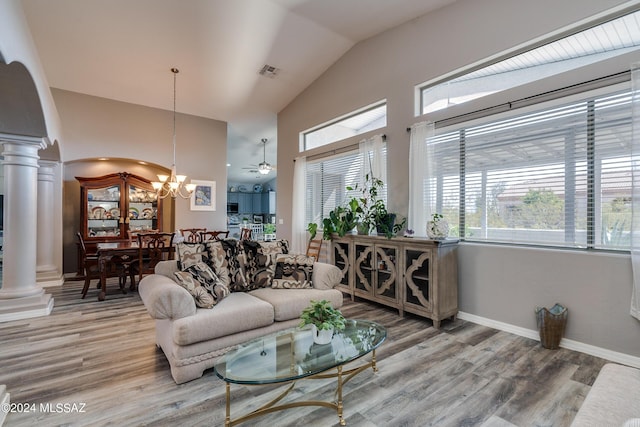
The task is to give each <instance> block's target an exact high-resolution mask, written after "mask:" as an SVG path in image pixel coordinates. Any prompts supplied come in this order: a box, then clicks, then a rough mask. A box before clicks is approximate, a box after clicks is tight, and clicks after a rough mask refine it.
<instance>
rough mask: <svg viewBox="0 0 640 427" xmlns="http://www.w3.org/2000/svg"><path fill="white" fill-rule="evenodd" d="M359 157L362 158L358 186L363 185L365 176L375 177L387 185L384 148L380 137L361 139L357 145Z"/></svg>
mask: <svg viewBox="0 0 640 427" xmlns="http://www.w3.org/2000/svg"><path fill="white" fill-rule="evenodd" d="M358 147H359V151H360V156H361V158H362V168H361V170H360V174H361V176H360V185H361V186H362V185H364V183H365V181H366V176H367V174H369V176H373V177H376V178H378V179H381V180H382V182H384V183H385V185H386V184H387V168H386V165H385V164H384V163H385V156H384V148H385V142H384V139H383V137H382V135H374V136H372V137H371V138H368V139H363V140H362V141H360V144H359V146H358Z"/></svg>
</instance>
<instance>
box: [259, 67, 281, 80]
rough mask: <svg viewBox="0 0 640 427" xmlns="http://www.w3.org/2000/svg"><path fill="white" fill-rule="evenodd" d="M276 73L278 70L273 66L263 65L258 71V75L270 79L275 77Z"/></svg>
mask: <svg viewBox="0 0 640 427" xmlns="http://www.w3.org/2000/svg"><path fill="white" fill-rule="evenodd" d="M278 71H280V70H279V69H277V68H276V67H274V66H273V65H269V64H264V66H263V67H262V68H261V69H260V71H259V72H258V74H260V75H261V76H265V77H269V78H270V79H272V78H274V77H275V76H276V74H278Z"/></svg>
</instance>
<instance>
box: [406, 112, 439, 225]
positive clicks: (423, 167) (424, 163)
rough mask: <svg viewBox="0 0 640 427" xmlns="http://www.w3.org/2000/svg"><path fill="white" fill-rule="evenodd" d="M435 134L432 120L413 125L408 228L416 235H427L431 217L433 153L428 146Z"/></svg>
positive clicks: (410, 154) (410, 152) (410, 151)
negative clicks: (430, 178)
mask: <svg viewBox="0 0 640 427" xmlns="http://www.w3.org/2000/svg"><path fill="white" fill-rule="evenodd" d="M434 134H435V127H434V125H433V123H431V122H420V123H416V124H415V125H413V126H411V137H410V147H409V218H408V219H407V224H408V226H407V228H409V229H411V230H413V231H414V233H415V234H414V235H415V236H426V235H427V221H428V218H430V217H431V205H430V199H431V188H430V185H429V184H430V182H429V173H432V172H434V170H435V169H434V168H433V167H432V162H433V155H430V153H429V151H430V149H429V148H428V146H427V143H426V141H427V138H430V137H432V136H433V135H434Z"/></svg>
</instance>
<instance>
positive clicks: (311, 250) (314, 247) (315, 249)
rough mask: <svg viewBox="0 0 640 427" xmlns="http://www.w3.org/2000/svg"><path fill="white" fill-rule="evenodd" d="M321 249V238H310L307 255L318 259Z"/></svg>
mask: <svg viewBox="0 0 640 427" xmlns="http://www.w3.org/2000/svg"><path fill="white" fill-rule="evenodd" d="M321 250H322V238H318V239H310V240H309V243H308V244H307V256H312V257H315V258H316V262H317V261H318V260H319V259H320V251H321Z"/></svg>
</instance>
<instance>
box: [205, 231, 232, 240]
mask: <svg viewBox="0 0 640 427" xmlns="http://www.w3.org/2000/svg"><path fill="white" fill-rule="evenodd" d="M228 237H229V231H222V230H218V231H201V232H200V241H201V242H206V241H208V240H223V239H226V238H228Z"/></svg>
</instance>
